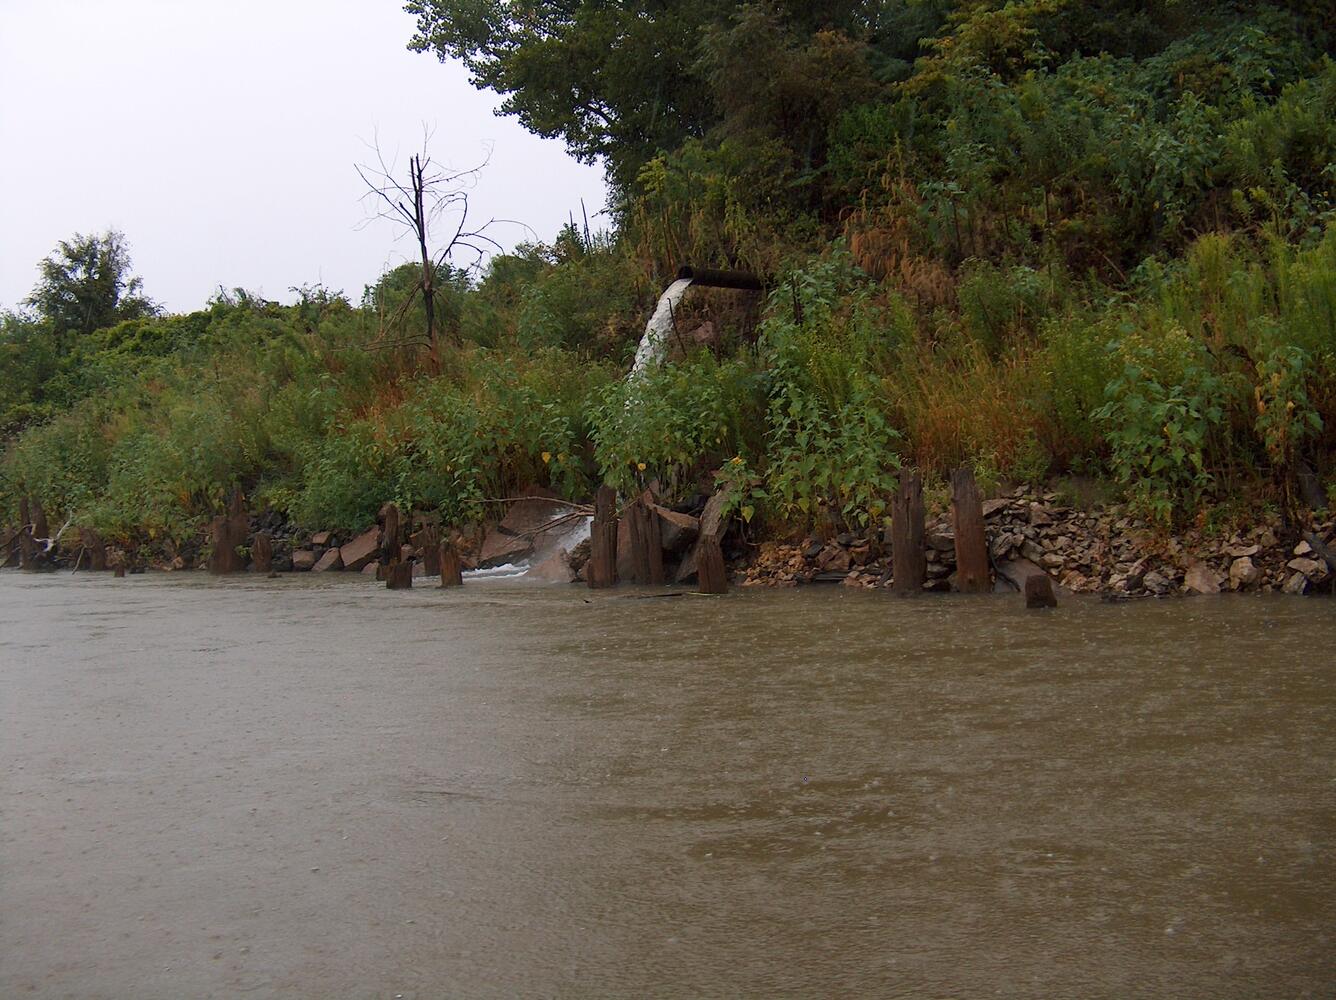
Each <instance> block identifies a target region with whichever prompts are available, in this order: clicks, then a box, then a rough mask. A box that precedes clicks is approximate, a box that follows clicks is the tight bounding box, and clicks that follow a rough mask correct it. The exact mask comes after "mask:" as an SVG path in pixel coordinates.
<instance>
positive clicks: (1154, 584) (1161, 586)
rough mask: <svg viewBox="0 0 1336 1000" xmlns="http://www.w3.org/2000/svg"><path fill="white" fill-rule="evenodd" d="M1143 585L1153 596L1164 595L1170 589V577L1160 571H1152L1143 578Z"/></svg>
mask: <svg viewBox="0 0 1336 1000" xmlns="http://www.w3.org/2000/svg"><path fill="white" fill-rule="evenodd" d="M1141 585H1142V586H1143V587H1145V588H1146V589H1147V590H1149V591H1150V592H1151V593H1152V594H1163V593H1164V592H1165V591H1166V590H1168V589H1169V587H1170V583H1169V579H1168V577H1166V576H1165V575H1164V574H1163V573H1161V572H1159V571H1158V570H1151V571H1150V572H1149V573H1147V574H1146V575H1145V576H1144V577H1142V579H1141Z"/></svg>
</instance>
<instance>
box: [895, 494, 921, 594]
mask: <svg viewBox="0 0 1336 1000" xmlns="http://www.w3.org/2000/svg"><path fill="white" fill-rule="evenodd" d="M924 517H925V515H924V511H923V477H922V476H920V475H919V474H918V472H917V471H916V470H914V469H901V470H900V488H899V489H898V490H896V492H895V496H894V498H893V499H892V500H891V591H892V593H896V594H900V595H901V596H908V595H911V594H921V593H923V584H924V582H925V581H926V580H927V579H928V560H927V555H926V551H925V549H924V548H923V534H924Z"/></svg>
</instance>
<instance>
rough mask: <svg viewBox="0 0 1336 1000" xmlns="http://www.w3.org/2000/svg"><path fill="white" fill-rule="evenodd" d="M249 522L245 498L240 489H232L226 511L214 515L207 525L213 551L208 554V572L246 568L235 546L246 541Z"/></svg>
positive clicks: (234, 571)
mask: <svg viewBox="0 0 1336 1000" xmlns="http://www.w3.org/2000/svg"><path fill="white" fill-rule="evenodd" d="M249 530H250V523H249V521H248V519H247V517H246V506H245V500H244V498H243V497H242V495H241V490H233V491H232V499H231V500H230V501H229V502H228V505H227V513H226V514H223V515H222V516H220V517H215V518H214V519H213V521H212V523H210V525H209V532H210V535H211V536H212V539H213V553H212V555H210V556H209V572H210V573H213V574H214V575H216V576H220V575H222V574H225V573H239V572H240V571H241V570H243V569H245V568H246V564H245V563H244V562H243V561H242V558H241V554H240V553H239V552H237V546H239V545H242V544H244V543H245V541H246V535H247V534H248V532H249Z"/></svg>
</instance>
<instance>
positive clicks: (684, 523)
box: [654, 504, 700, 553]
mask: <svg viewBox="0 0 1336 1000" xmlns="http://www.w3.org/2000/svg"><path fill="white" fill-rule="evenodd" d="M654 513H655V514H657V515H658V517H659V522H660V528H659V530H660V532H661V535H662V540H663V550H664V551H665V552H674V553H677V552H685V551H686V550H687V547H688V546H690V545H691V544H692V543H693V542H695V540H696V538H697V536H698V535H700V520H699V519H698V518H694V517H692V516H691V515H690V514H682V513H679V512H678V511H675V510H669V509H668V508H667V507H660V506H658V505H657V504H656V505H655V507H654Z"/></svg>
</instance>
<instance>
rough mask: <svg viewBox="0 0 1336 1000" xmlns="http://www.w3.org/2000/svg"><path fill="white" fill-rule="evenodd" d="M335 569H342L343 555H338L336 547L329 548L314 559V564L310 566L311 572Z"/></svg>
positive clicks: (324, 571)
mask: <svg viewBox="0 0 1336 1000" xmlns="http://www.w3.org/2000/svg"><path fill="white" fill-rule="evenodd" d="M336 569H343V557H342V556H340V555H339V550H338V549H329V550H328V551H326V552H325V554H324V555H323V556H321V557H320V558H319V559H317V560H316V563H315V565H314V566H312V567H311V572H312V573H327V572H329V571H330V570H336Z"/></svg>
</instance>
